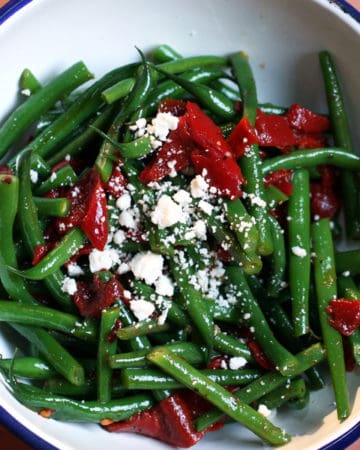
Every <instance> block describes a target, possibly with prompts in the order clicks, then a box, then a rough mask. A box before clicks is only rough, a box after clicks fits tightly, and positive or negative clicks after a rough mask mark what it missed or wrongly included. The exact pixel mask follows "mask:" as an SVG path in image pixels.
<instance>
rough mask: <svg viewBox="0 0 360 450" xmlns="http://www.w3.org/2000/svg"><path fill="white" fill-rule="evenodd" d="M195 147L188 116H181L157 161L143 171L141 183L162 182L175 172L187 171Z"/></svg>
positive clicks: (156, 158)
mask: <svg viewBox="0 0 360 450" xmlns="http://www.w3.org/2000/svg"><path fill="white" fill-rule="evenodd" d="M194 146H195V144H194V141H193V139H192V138H191V136H190V133H189V127H188V124H187V120H186V116H181V117H180V118H179V123H178V126H177V128H176V129H175V130H172V131H170V133H169V136H168V142H165V143H164V144H163V145H162V147H161V148H160V150H159V151H158V152H157V154H156V156H155V159H154V160H153V161H152V162H151V163H150V164H148V165H147V166H146V167H145V168H144V169H143V170H142V171H141V173H140V176H139V178H140V181H141V182H143V183H150V182H151V181H160V180H162V179H163V178H164V177H166V176H167V175H169V174H170V173H171V172H172V171H173V170H175V171H176V172H179V171H180V170H182V169H185V167H187V166H189V164H190V153H191V150H192V149H193V148H194Z"/></svg>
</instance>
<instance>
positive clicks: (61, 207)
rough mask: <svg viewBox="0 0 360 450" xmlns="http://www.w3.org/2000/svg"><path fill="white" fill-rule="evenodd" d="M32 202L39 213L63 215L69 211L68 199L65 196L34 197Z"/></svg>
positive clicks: (54, 215) (42, 214) (55, 215)
mask: <svg viewBox="0 0 360 450" xmlns="http://www.w3.org/2000/svg"><path fill="white" fill-rule="evenodd" d="M34 203H35V206H36V208H37V211H38V213H39V215H41V216H52V217H65V216H66V215H67V214H68V212H69V211H70V206H71V204H70V200H68V199H67V198H62V197H58V198H46V197H34Z"/></svg>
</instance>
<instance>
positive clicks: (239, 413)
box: [147, 348, 290, 445]
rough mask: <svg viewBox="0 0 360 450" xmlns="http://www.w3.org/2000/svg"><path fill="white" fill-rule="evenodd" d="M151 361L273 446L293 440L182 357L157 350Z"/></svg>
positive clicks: (164, 350) (150, 357)
mask: <svg viewBox="0 0 360 450" xmlns="http://www.w3.org/2000/svg"><path fill="white" fill-rule="evenodd" d="M147 357H148V359H149V360H150V361H151V362H152V363H154V364H156V365H157V366H159V367H160V368H161V369H162V370H164V371H165V372H166V373H168V374H170V375H172V376H173V377H174V378H175V379H176V380H178V381H179V382H180V383H182V384H183V385H184V386H186V387H187V388H189V389H191V390H192V391H195V392H197V393H198V394H199V395H201V396H202V397H205V398H206V399H207V400H208V401H209V402H211V403H212V404H214V405H215V406H217V407H218V408H220V409H221V410H222V411H223V412H224V413H225V414H226V415H228V416H230V417H231V418H233V419H234V420H236V421H238V422H240V423H241V424H242V425H244V426H246V427H247V428H249V429H250V430H251V431H253V432H254V433H255V434H257V435H258V436H259V437H261V438H262V439H264V440H265V441H266V442H268V443H269V444H271V445H281V444H284V443H286V442H288V441H289V440H290V436H288V435H287V434H286V433H285V432H284V431H282V430H280V429H279V428H277V427H275V426H274V425H273V424H272V423H271V422H269V421H268V420H267V419H266V418H265V417H264V416H262V415H261V414H260V413H258V412H257V411H255V410H254V409H252V408H251V407H250V406H248V405H246V403H244V402H242V401H241V400H239V399H238V398H237V397H235V396H234V395H233V394H231V393H230V392H229V391H227V390H226V389H224V388H223V387H222V386H220V385H219V384H217V383H215V382H214V381H212V380H211V379H210V378H208V377H207V376H205V375H203V374H202V373H201V372H200V371H199V370H197V369H195V368H193V367H192V366H191V365H190V364H188V363H186V362H185V361H183V360H182V359H181V358H180V357H179V356H177V355H175V354H173V353H171V351H168V350H166V349H164V348H163V349H157V350H155V351H153V352H151V353H149V354H148V356H147Z"/></svg>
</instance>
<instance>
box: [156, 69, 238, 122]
mask: <svg viewBox="0 0 360 450" xmlns="http://www.w3.org/2000/svg"><path fill="white" fill-rule="evenodd" d="M154 67H155V69H156V70H157V71H159V72H160V73H161V74H162V75H165V76H166V77H167V78H169V79H170V80H172V81H174V82H175V83H177V84H178V85H180V86H181V87H182V88H184V89H185V90H186V91H187V92H189V93H190V94H192V95H193V96H194V97H195V98H196V100H197V101H198V102H199V103H200V104H201V105H202V106H203V107H205V108H207V109H209V111H211V112H212V113H214V114H215V115H216V116H217V117H219V118H221V119H223V120H232V119H234V116H235V111H234V103H233V101H232V100H229V99H228V98H227V97H226V96H225V95H223V94H222V93H221V92H217V91H215V90H214V89H212V88H210V87H208V86H206V85H203V84H198V83H194V82H192V81H189V80H188V79H186V78H184V77H181V76H178V75H174V74H172V73H170V72H168V71H166V70H163V69H160V67H159V66H154Z"/></svg>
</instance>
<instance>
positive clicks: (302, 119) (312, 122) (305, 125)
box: [286, 103, 330, 133]
mask: <svg viewBox="0 0 360 450" xmlns="http://www.w3.org/2000/svg"><path fill="white" fill-rule="evenodd" d="M286 117H287V119H288V121H289V124H290V126H291V127H292V128H295V129H297V130H299V131H301V132H302V133H323V132H324V131H327V130H328V129H329V128H330V121H329V119H328V118H327V117H326V116H323V115H320V114H316V113H314V112H312V111H311V110H310V109H307V108H305V107H304V106H302V105H299V104H298V103H294V104H293V105H291V106H290V108H289V109H288V111H287V113H286Z"/></svg>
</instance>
